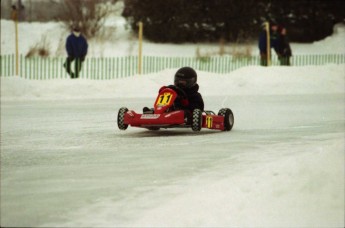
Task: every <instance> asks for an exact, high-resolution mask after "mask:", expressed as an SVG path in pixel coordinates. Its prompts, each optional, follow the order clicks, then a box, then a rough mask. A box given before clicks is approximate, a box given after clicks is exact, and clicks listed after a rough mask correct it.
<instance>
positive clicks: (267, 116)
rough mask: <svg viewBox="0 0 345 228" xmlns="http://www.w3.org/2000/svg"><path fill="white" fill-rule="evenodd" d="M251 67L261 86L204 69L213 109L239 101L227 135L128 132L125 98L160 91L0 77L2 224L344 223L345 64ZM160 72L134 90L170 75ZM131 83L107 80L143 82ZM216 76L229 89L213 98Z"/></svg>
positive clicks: (129, 101)
mask: <svg viewBox="0 0 345 228" xmlns="http://www.w3.org/2000/svg"><path fill="white" fill-rule="evenodd" d="M255 69H256V71H253V70H252V69H251V68H249V69H247V71H248V75H249V73H250V71H251V72H252V73H251V74H250V75H252V74H256V76H257V77H261V76H262V78H261V79H259V78H256V81H254V82H255V83H254V82H253V79H255V78H254V77H253V78H250V80H248V79H246V78H245V77H240V76H239V74H237V73H236V72H235V73H234V74H231V75H228V78H226V77H225V76H224V77H223V76H219V77H220V79H217V78H215V75H212V76H214V77H213V78H211V76H210V77H209V78H210V79H209V81H207V80H208V79H206V77H205V78H203V77H200V84H201V88H202V91H204V99H205V104H206V108H207V109H209V110H213V111H215V112H217V111H218V110H219V109H220V108H222V107H229V108H231V109H232V110H233V112H234V115H235V125H234V128H233V130H232V131H230V132H217V131H211V130H206V129H202V130H201V132H198V133H195V132H192V130H190V129H169V130H164V129H163V130H160V131H148V130H145V129H137V128H131V127H129V128H128V129H127V130H126V131H120V130H118V128H117V126H116V115H117V111H118V109H119V108H120V107H122V106H127V107H128V108H130V109H134V110H141V109H142V107H143V106H145V105H151V104H152V103H153V100H154V98H148V97H142V98H137V97H138V96H137V97H135V95H132V94H130V92H128V94H127V95H128V97H120V96H119V97H118V98H100V99H59V98H60V97H59V96H60V94H64V93H65V92H66V91H67V90H68V91H70V90H71V89H72V90H73V89H76V88H77V86H76V85H78V86H79V87H84V86H85V85H84V83H86V82H84V81H82V80H80V81H73V83H72V82H71V81H69V80H67V82H60V81H48V82H32V81H25V80H24V81H23V80H19V79H14V80H15V81H16V83H12V81H11V80H12V79H8V80H5V79H1V80H2V81H1V82H2V85H1V86H2V91H1V92H2V95H6V96H5V97H7V98H8V99H2V102H1V226H16V227H19V226H25V227H37V226H44V227H54V226H56V227H78V226H79V227H119V226H121V227H123V226H131V227H133V226H135V227H138V226H139V227H143V226H148V227H152V226H159V227H172V226H175V227H176V226H178V227H186V226H189V227H197V226H204V227H205V226H206V227H214V226H217V227H219V226H222V227H246V226H247V227H343V226H344V143H345V139H344V136H345V135H344V132H345V115H344V114H345V108H344V104H345V97H344V92H339V91H341V88H343V86H344V84H341V83H344V74H342V72H343V68H341V67H334V66H331V67H329V68H327V67H326V68H318V69H314V70H311V69H309V70H308V69H306V68H291V69H286V70H284V69H280V68H279V71H280V73H281V74H273V73H272V72H271V73H272V76H267V77H265V76H263V75H264V74H265V73H266V74H265V75H267V72H270V71H274V69H273V70H272V69H261V68H255ZM277 70H278V69H275V71H277ZM298 71H300V72H303V74H305V76H303V75H297V76H296V75H294V76H293V75H289V73H287V72H298ZM327 71H328V75H327V77H326V76H324V72H327ZM240 72H241V75H246V70H241V71H240ZM260 72H263V73H262V75H261V73H260ZM317 72H322V74H320V76H319V75H317ZM199 73H200V74H201V75H203V74H205V73H203V72H199ZM306 73H307V74H306ZM170 75H171V74H170ZM311 75H312V76H313V77H314V79H315V80H313V81H310V77H311ZM339 75H340V76H339ZM156 76H157V75H156ZM156 76H155V75H153V76H146V79H145V77H142V78H141V79H140V80H142V82H144V81H145V80H146V81H145V82H146V87H145V86H143V85H144V84H141V85H142V86H138V84H137V86H138V87H140V88H143V89H142V90H140V89H138V90H137V91H136V92H138V93H140V92H143V91H145V89H147V87H150V86H148V85H151V84H150V83H151V82H152V81H156V82H157V83H156V84H152V85H151V87H150V89H151V90H152V91H153V92H154V91H157V88H159V86H158V85H162V84H163V83H162V82H163V81H169V80H170V78H171V76H166V78H164V77H163V78H159V79H158V78H157V77H156ZM289 76H291V77H289ZM268 77H269V78H268ZM168 78H169V79H168ZM267 79H270V80H267ZM128 80H130V79H128ZM128 80H127V79H126V80H123V81H122V80H118V81H116V82H104V83H115V84H116V83H119V85H118V88H120V85H121V86H124V87H130V86H132V87H135V85H133V82H135V81H132V82H131V83H132V84H130V83H129V81H128ZM132 80H134V79H132ZM217 80H218V81H217ZM52 82H54V83H56V84H55V87H54V88H55V90H52V88H53V87H49V86H42V85H41V86H42V87H40V86H39V85H40V84H42V83H43V85H44V84H45V83H47V85H48V83H50V84H52ZM126 82H127V83H126ZM268 82H269V84H268V85H267V83H268ZM59 83H65V85H66V87H63V86H61V88H60V87H58V86H59ZM68 83H72V84H71V85H70V87H68ZM78 83H80V84H78ZM92 83H94V82H92ZM97 83H98V82H97ZM212 83H214V84H212ZM235 83H237V84H235ZM216 84H218V85H225V86H227V87H229V86H231V85H232V86H233V89H232V90H228V91H226V90H224V88H223V89H220V90H219V92H220V93H223V95H219V96H215V95H212V94H211V92H210V91H214V90H215V88H213V87H212V86H213V85H216ZM15 85H17V86H18V87H16V86H15ZM255 85H260V88H258V89H255ZM112 86H113V85H112ZM236 86H237V87H236ZM308 86H309V87H308ZM43 87H44V88H46V89H44V88H43ZM273 87H274V88H273ZM303 87H304V88H306V91H308V93H305V94H303V93H298V91H302V88H303ZM23 88H25V91H26V94H32V95H34V94H38V95H37V96H38V97H39V98H42V99H38V98H37V99H36V100H33V99H27V100H25V99H24V96H23V97H22V95H20V91H23ZM57 88H59V89H57ZM88 88H92V87H91V86H90V87H88ZM270 88H272V89H273V91H275V94H269V91H272V90H270ZM241 89H242V91H246V93H247V94H237V95H234V94H231V93H232V92H233V91H241ZM86 90H87V89H86ZM86 90H85V91H86ZM90 90H91V91H92V89H90ZM249 90H250V91H249ZM79 91H82V90H79ZM103 91H104V90H103ZM265 91H267V94H265V93H266V92H265ZM334 91H335V92H334ZM53 93H56V94H55V98H56V100H44V99H43V97H44V96H45V95H47V96H48V97H50V98H52V97H53V95H54V94H53ZM99 93H100V92H99ZM226 93H227V94H226ZM250 93H252V94H250ZM16 94H18V96H16ZM85 94H86V93H85ZM131 96H133V97H132V98H131ZM11 97H12V98H13V99H9V98H11Z"/></svg>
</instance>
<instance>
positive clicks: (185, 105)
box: [143, 67, 204, 113]
mask: <svg viewBox="0 0 345 228" xmlns="http://www.w3.org/2000/svg"><path fill="white" fill-rule="evenodd" d="M174 86H176V87H179V88H180V89H182V90H183V91H184V92H185V93H186V97H178V99H176V100H175V102H174V107H175V108H176V109H183V110H189V111H190V112H193V110H194V109H200V110H201V111H204V100H203V99H202V96H201V94H200V93H199V92H198V91H199V85H198V84H197V74H196V72H195V70H194V69H193V68H191V67H182V68H180V69H179V70H178V71H177V72H176V73H175V77H174ZM167 87H170V86H163V87H162V88H160V90H159V91H161V90H162V89H164V88H167ZM150 111H151V110H150V109H149V108H147V107H145V108H144V109H143V112H144V113H148V112H150Z"/></svg>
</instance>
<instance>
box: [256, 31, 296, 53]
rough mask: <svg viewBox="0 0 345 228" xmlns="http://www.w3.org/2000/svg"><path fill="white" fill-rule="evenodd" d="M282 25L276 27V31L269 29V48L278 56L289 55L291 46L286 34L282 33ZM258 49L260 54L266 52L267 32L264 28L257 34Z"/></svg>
mask: <svg viewBox="0 0 345 228" xmlns="http://www.w3.org/2000/svg"><path fill="white" fill-rule="evenodd" d="M282 30H283V28H282V27H280V26H279V27H278V29H277V31H272V30H271V29H270V43H271V48H273V49H274V51H275V52H276V53H277V54H278V55H279V56H291V55H292V53H291V48H290V44H289V41H288V39H287V37H286V35H283V34H282ZM259 50H260V54H266V52H267V33H266V30H262V31H261V33H260V35H259Z"/></svg>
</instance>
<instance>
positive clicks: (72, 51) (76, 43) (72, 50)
mask: <svg viewBox="0 0 345 228" xmlns="http://www.w3.org/2000/svg"><path fill="white" fill-rule="evenodd" d="M87 49H88V43H87V41H86V39H85V37H84V36H83V35H82V34H81V33H80V29H79V28H78V27H74V28H73V31H72V33H71V34H70V35H69V36H68V37H67V40H66V51H67V55H68V56H67V59H66V62H65V63H64V67H65V68H66V71H67V73H68V74H69V75H70V76H71V78H78V77H79V73H80V70H81V66H82V64H83V62H84V60H85V57H86V54H87ZM74 60H75V68H74V69H75V70H74V72H73V71H72V70H71V63H72V62H73V61H74Z"/></svg>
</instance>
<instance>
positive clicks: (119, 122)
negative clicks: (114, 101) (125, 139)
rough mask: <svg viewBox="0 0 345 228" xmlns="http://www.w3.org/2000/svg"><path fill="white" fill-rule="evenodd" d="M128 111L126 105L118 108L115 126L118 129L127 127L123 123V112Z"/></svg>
mask: <svg viewBox="0 0 345 228" xmlns="http://www.w3.org/2000/svg"><path fill="white" fill-rule="evenodd" d="M127 111H128V109H127V108H126V107H122V108H120V110H119V112H118V114H117V126H118V127H119V129H120V130H126V129H127V128H128V124H125V123H124V120H125V114H126V112H127Z"/></svg>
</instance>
